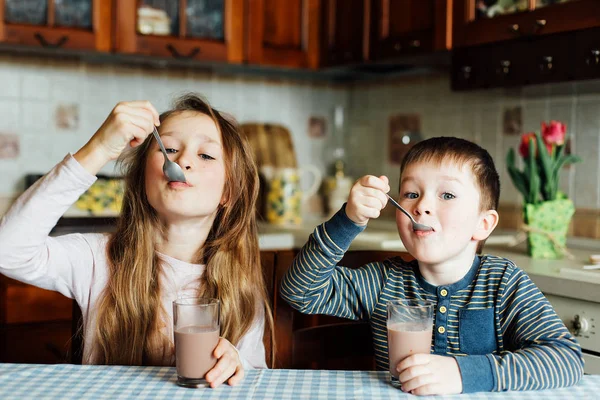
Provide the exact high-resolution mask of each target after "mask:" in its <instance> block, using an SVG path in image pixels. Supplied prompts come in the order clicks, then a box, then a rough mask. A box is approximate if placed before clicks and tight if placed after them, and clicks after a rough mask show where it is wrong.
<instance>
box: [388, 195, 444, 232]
mask: <svg viewBox="0 0 600 400" xmlns="http://www.w3.org/2000/svg"><path fill="white" fill-rule="evenodd" d="M385 195H386V196H387V197H388V199H390V201H391V202H392V204H393V205H394V206H395V207H396V208H397V209H398V210H400V211H402V212H403V213H404V214H406V216H407V217H408V218H410V220H411V222H412V226H413V231H432V230H433V228H432V227H430V226H429V225H423V224H420V223H418V222H417V221H415V219H414V218H413V217H412V215H410V214H409V213H408V211H406V210H405V209H404V208H402V206H401V205H400V204H398V202H397V201H396V200H394V199H393V198H392V197H391V196H390V195H389V194H387V193H386V194H385Z"/></svg>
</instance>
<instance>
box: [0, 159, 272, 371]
mask: <svg viewBox="0 0 600 400" xmlns="http://www.w3.org/2000/svg"><path fill="white" fill-rule="evenodd" d="M96 179H97V178H96V177H95V176H94V175H92V174H90V173H89V172H87V171H86V170H85V169H84V168H83V167H82V166H81V165H80V164H79V163H78V162H77V160H75V158H73V156H72V155H70V154H69V155H67V156H66V157H65V158H64V160H63V161H61V162H60V163H59V164H57V165H56V166H55V167H54V168H53V169H52V170H51V171H50V172H49V173H48V174H46V175H45V176H44V177H43V178H41V179H40V180H38V181H37V182H36V183H35V184H34V185H32V186H31V187H30V188H29V189H28V190H27V191H25V193H23V194H22V195H21V196H20V197H19V198H18V199H17V200H16V201H15V203H14V204H13V205H12V207H11V208H10V209H9V211H8V212H7V213H6V215H5V216H4V217H3V218H2V220H0V273H1V274H4V275H6V276H8V277H9V278H13V279H16V280H19V281H21V282H25V283H28V284H31V285H35V286H38V287H40V288H43V289H47V290H54V291H57V292H60V293H62V294H63V295H64V296H66V297H68V298H71V299H75V300H76V301H77V303H78V304H79V306H80V307H81V311H82V315H83V333H84V352H83V363H85V364H93V363H94V361H95V359H96V355H95V351H96V344H95V342H94V341H95V337H94V336H95V335H94V333H95V329H96V314H97V313H96V311H97V309H96V307H97V304H98V300H99V298H100V296H101V294H102V292H103V290H104V288H105V286H106V284H107V282H108V272H109V269H108V261H107V258H106V245H107V242H108V238H109V235H108V234H68V235H63V236H56V237H52V236H50V231H51V230H52V228H53V227H54V226H55V225H56V223H57V222H58V220H59V219H60V217H61V216H62V215H63V214H64V213H65V211H67V209H68V208H69V207H71V205H73V204H74V203H75V202H76V201H77V199H78V198H79V196H81V195H82V194H83V193H84V192H85V191H86V190H87V189H89V187H90V186H91V185H92V184H93V183H94V182H95V181H96ZM158 255H159V258H160V259H161V260H162V261H163V268H162V269H163V273H162V275H161V277H160V279H161V282H160V285H161V296H162V298H161V302H162V307H163V308H164V310H165V311H166V318H167V320H166V321H164V324H163V326H164V327H163V332H162V333H163V334H165V335H166V336H167V337H168V338H170V340H171V341H172V340H173V306H172V302H173V300H175V299H176V298H177V297H180V296H188V295H189V296H193V295H194V294H195V291H196V289H197V288H198V286H197V285H198V282H199V279H198V278H199V277H200V276H201V275H202V274H203V273H204V270H205V266H204V265H202V264H190V263H187V262H183V261H180V260H177V259H175V258H172V257H169V256H167V255H164V254H160V253H159V254H158ZM264 326H265V316H264V311H263V308H262V307H260V312H259V313H258V314H257V317H256V318H255V321H254V323H253V324H252V326H251V327H250V329H249V331H248V332H247V333H246V334H245V335H244V336H243V337H242V338H241V339H240V341H239V342H238V343H234V345H235V346H236V348H237V350H238V353H239V354H240V358H241V359H242V364H243V365H244V368H245V369H249V368H266V366H267V365H266V361H265V348H264V345H263V341H262V339H263V332H264ZM173 362H174V358H173V357H169V359H165V360H164V365H173Z"/></svg>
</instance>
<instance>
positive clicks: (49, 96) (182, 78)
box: [0, 55, 600, 237]
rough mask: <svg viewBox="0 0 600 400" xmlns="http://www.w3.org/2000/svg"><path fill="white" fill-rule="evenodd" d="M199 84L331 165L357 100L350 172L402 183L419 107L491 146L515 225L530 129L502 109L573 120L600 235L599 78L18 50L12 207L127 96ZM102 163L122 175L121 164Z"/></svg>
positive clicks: (571, 189) (163, 103)
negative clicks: (273, 72) (154, 60)
mask: <svg viewBox="0 0 600 400" xmlns="http://www.w3.org/2000/svg"><path fill="white" fill-rule="evenodd" d="M190 90H191V91H198V92H200V93H202V94H204V95H205V96H206V97H207V98H208V100H209V101H210V102H211V103H212V104H213V105H214V106H215V107H217V108H220V109H223V110H225V111H228V112H230V113H232V114H233V115H234V116H235V117H236V118H237V119H238V120H239V121H240V122H251V121H255V122H256V121H258V122H270V123H281V124H283V125H285V126H287V127H288V128H289V129H290V131H291V134H292V138H293V141H294V145H295V149H296V155H297V158H298V161H299V163H300V164H307V163H311V164H314V165H317V166H318V167H319V168H321V169H322V170H323V171H325V169H326V168H327V167H328V166H329V165H330V163H331V161H332V150H333V147H334V142H335V140H334V138H333V137H332V135H331V133H332V124H331V120H332V112H333V109H334V107H335V106H336V105H346V107H347V110H348V112H347V115H348V116H349V118H348V119H346V124H345V125H346V130H345V133H344V134H345V138H344V140H345V144H346V153H347V172H349V174H350V175H352V176H353V177H355V178H356V177H359V176H361V175H364V174H367V173H369V174H386V175H388V176H389V177H390V180H391V183H392V190H395V191H397V181H398V177H399V171H398V166H397V165H393V164H390V163H389V162H388V152H387V149H388V134H389V118H390V116H392V115H395V114H419V115H420V118H421V131H422V135H423V136H424V137H432V136H440V135H455V136H460V137H464V138H467V139H471V140H474V141H476V142H478V143H480V144H482V145H483V146H484V147H485V148H487V149H488V150H489V151H490V153H491V154H492V156H493V157H494V159H495V160H496V163H497V167H498V170H499V172H500V175H501V181H502V194H501V204H502V208H501V210H502V222H503V224H505V226H507V227H516V225H517V224H518V221H519V220H520V215H519V213H520V204H521V203H522V200H521V197H520V194H519V193H518V192H517V191H516V190H515V188H514V187H513V185H512V183H511V182H510V180H509V178H508V175H507V173H506V168H505V163H504V159H505V156H506V152H507V151H508V149H509V148H510V147H511V146H514V147H516V146H518V142H519V137H518V136H505V135H504V134H503V126H502V115H503V111H504V109H505V108H507V107H515V106H521V108H522V114H523V131H533V130H539V125H540V122H541V121H543V120H546V121H548V120H550V119H557V120H560V121H562V122H565V123H566V124H567V128H568V132H569V135H570V137H571V139H572V150H573V152H574V153H575V154H578V155H580V156H581V157H582V158H583V160H584V162H583V163H582V164H578V165H576V166H572V167H571V168H569V169H568V170H565V171H563V173H562V178H561V186H562V189H563V190H564V191H565V192H566V193H567V194H568V195H569V197H570V198H571V199H573V200H574V202H575V205H576V207H577V214H576V221H575V222H576V223H574V224H573V226H574V228H572V230H571V233H573V234H576V235H578V236H590V237H600V173H599V172H600V155H599V153H600V83H599V82H596V81H590V82H577V83H563V84H553V85H541V86H534V87H526V88H523V89H511V90H507V89H495V90H487V91H474V92H466V93H463V92H452V91H451V90H450V84H449V79H448V76H447V75H446V74H437V75H423V76H419V77H406V78H395V79H382V80H381V81H380V82H371V83H360V84H354V85H351V86H345V87H344V86H340V85H335V86H334V85H330V84H325V83H308V82H298V81H294V82H291V81H284V80H280V79H277V80H275V79H268V78H253V77H239V76H222V75H218V74H206V73H202V72H198V71H195V70H175V71H173V70H164V69H149V68H141V67H125V66H114V65H97V64H89V63H83V62H78V61H58V60H55V59H46V58H34V57H26V56H18V57H15V56H9V55H2V56H0V135H9V136H10V135H15V136H16V138H17V140H18V144H19V148H20V150H19V154H18V156H17V157H16V158H0V171H1V173H0V176H1V177H0V215H2V214H3V213H4V211H5V210H6V208H7V207H8V205H9V204H10V203H11V202H12V200H13V199H14V198H15V196H17V195H18V194H19V193H20V192H21V191H22V190H23V183H24V181H23V177H24V176H25V174H28V173H44V172H46V171H48V170H49V169H50V168H52V166H53V165H54V164H56V163H57V162H58V161H59V160H61V159H62V157H64V155H65V154H66V153H68V152H75V151H77V149H79V148H80V147H81V146H82V145H83V144H84V143H85V142H86V141H87V140H88V139H89V137H90V136H91V135H92V134H93V133H94V132H95V130H96V129H97V128H98V127H99V126H100V124H101V123H102V122H103V121H104V119H105V118H106V116H107V115H108V113H109V112H110V110H111V109H112V107H113V106H114V105H115V104H116V103H117V102H118V101H121V100H133V99H148V100H150V101H151V102H152V103H153V104H155V105H156V107H157V108H158V110H159V111H161V110H164V109H166V108H167V107H168V105H169V103H170V101H171V100H172V99H173V98H174V97H176V96H177V94H180V93H182V92H185V91H190ZM72 105H76V106H77V108H78V112H79V121H78V123H76V126H77V127H76V128H61V127H59V126H57V124H56V121H55V120H56V112H57V109H58V108H59V106H66V107H69V106H72ZM310 117H322V118H325V119H326V120H327V121H328V124H327V134H326V136H325V137H323V138H310V137H309V136H308V133H307V131H308V120H309V118H310ZM15 136H12V137H15ZM0 139H1V137H0ZM102 172H104V173H107V174H113V173H114V171H113V166H112V165H109V166H107V167H106V168H105V169H104V170H103V171H102ZM390 210H391V208H390ZM578 221H581V223H579V222H578ZM506 224H507V225H506Z"/></svg>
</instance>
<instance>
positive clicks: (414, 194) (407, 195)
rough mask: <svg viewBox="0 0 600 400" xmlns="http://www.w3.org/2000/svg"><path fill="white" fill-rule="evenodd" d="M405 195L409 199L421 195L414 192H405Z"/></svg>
mask: <svg viewBox="0 0 600 400" xmlns="http://www.w3.org/2000/svg"><path fill="white" fill-rule="evenodd" d="M404 197H406V198H407V199H416V198H417V197H419V195H418V194H416V193H414V192H407V193H404Z"/></svg>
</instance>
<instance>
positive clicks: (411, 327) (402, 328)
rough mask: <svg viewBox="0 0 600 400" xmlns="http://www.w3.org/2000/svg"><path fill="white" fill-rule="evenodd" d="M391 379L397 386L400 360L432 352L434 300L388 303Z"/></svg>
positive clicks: (398, 384) (393, 301)
mask: <svg viewBox="0 0 600 400" xmlns="http://www.w3.org/2000/svg"><path fill="white" fill-rule="evenodd" d="M387 311H388V313H387V331H388V351H389V360H390V382H391V383H392V385H394V386H396V387H398V386H400V382H399V380H398V371H396V367H397V366H398V363H399V362H400V361H402V360H403V359H405V358H406V357H408V356H410V355H412V354H416V353H426V354H429V352H430V351H431V336H432V327H433V303H431V302H428V301H425V300H417V299H415V300H392V301H390V302H389V303H388V305H387Z"/></svg>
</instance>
